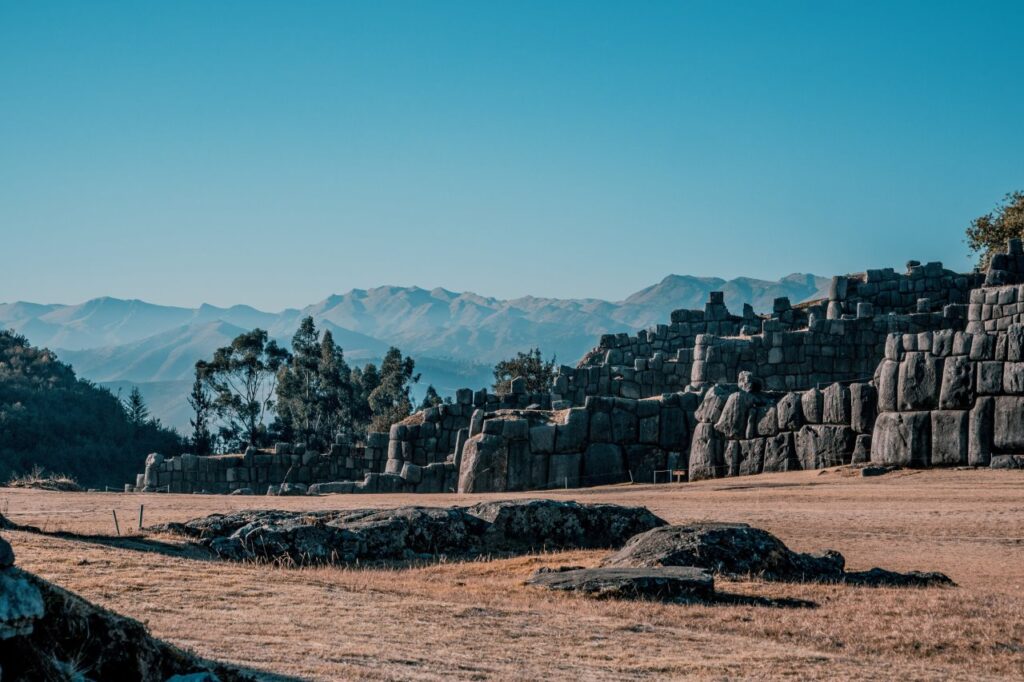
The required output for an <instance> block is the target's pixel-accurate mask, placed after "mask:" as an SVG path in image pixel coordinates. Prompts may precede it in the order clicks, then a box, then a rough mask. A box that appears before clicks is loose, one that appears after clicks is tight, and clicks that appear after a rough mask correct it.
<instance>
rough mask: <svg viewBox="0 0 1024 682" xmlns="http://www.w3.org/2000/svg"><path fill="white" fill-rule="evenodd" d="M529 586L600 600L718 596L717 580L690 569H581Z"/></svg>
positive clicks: (541, 577) (544, 575) (538, 576)
mask: <svg viewBox="0 0 1024 682" xmlns="http://www.w3.org/2000/svg"><path fill="white" fill-rule="evenodd" d="M526 584H527V585H534V586H537V587H544V588H547V589H549V590H556V591H559V592H579V593H581V594H585V595H586V596H588V597H594V598H597V599H644V600H654V601H667V602H683V603H691V602H697V601H706V600H709V599H711V598H712V597H713V596H714V591H715V583H714V578H713V577H712V576H711V574H710V573H708V572H707V571H704V570H701V569H699V568H692V567H689V566H686V567H679V566H674V567H672V568H657V569H652V568H577V569H571V570H564V571H545V570H543V569H541V570H540V571H538V572H537V573H535V574H534V575H533V576H532V577H531V578H530V579H529V580H527V581H526Z"/></svg>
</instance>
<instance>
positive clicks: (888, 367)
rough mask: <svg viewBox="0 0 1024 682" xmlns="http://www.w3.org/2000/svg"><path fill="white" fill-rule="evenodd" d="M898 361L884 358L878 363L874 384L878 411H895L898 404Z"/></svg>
mask: <svg viewBox="0 0 1024 682" xmlns="http://www.w3.org/2000/svg"><path fill="white" fill-rule="evenodd" d="M899 374H900V363H898V362H894V361H892V360H885V361H883V362H882V363H881V364H879V365H878V370H877V371H876V373H875V385H876V386H877V387H878V411H879V412H895V411H896V409H897V407H898V405H899V400H898V395H899Z"/></svg>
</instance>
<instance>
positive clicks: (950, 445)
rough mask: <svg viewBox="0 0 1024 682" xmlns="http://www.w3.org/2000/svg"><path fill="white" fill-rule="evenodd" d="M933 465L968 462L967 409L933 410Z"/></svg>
mask: <svg viewBox="0 0 1024 682" xmlns="http://www.w3.org/2000/svg"><path fill="white" fill-rule="evenodd" d="M931 428H932V453H931V464H932V466H948V465H959V464H967V411H966V410H936V411H934V412H932V426H931Z"/></svg>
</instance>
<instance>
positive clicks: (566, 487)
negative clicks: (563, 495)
mask: <svg viewBox="0 0 1024 682" xmlns="http://www.w3.org/2000/svg"><path fill="white" fill-rule="evenodd" d="M562 480H563V481H564V482H565V489H566V490H568V489H569V477H568V476H563V477H562Z"/></svg>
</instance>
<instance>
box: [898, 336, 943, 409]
mask: <svg viewBox="0 0 1024 682" xmlns="http://www.w3.org/2000/svg"><path fill="white" fill-rule="evenodd" d="M940 369H941V362H940V360H939V359H938V358H935V357H933V356H931V355H929V354H928V353H924V352H921V351H915V352H911V353H907V355H906V358H905V359H904V360H903V362H901V363H900V373H899V390H898V393H899V398H898V401H897V402H898V405H899V409H900V410H901V411H907V412H909V411H914V410H930V409H933V408H934V407H935V405H936V402H937V398H938V389H939V371H940Z"/></svg>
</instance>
